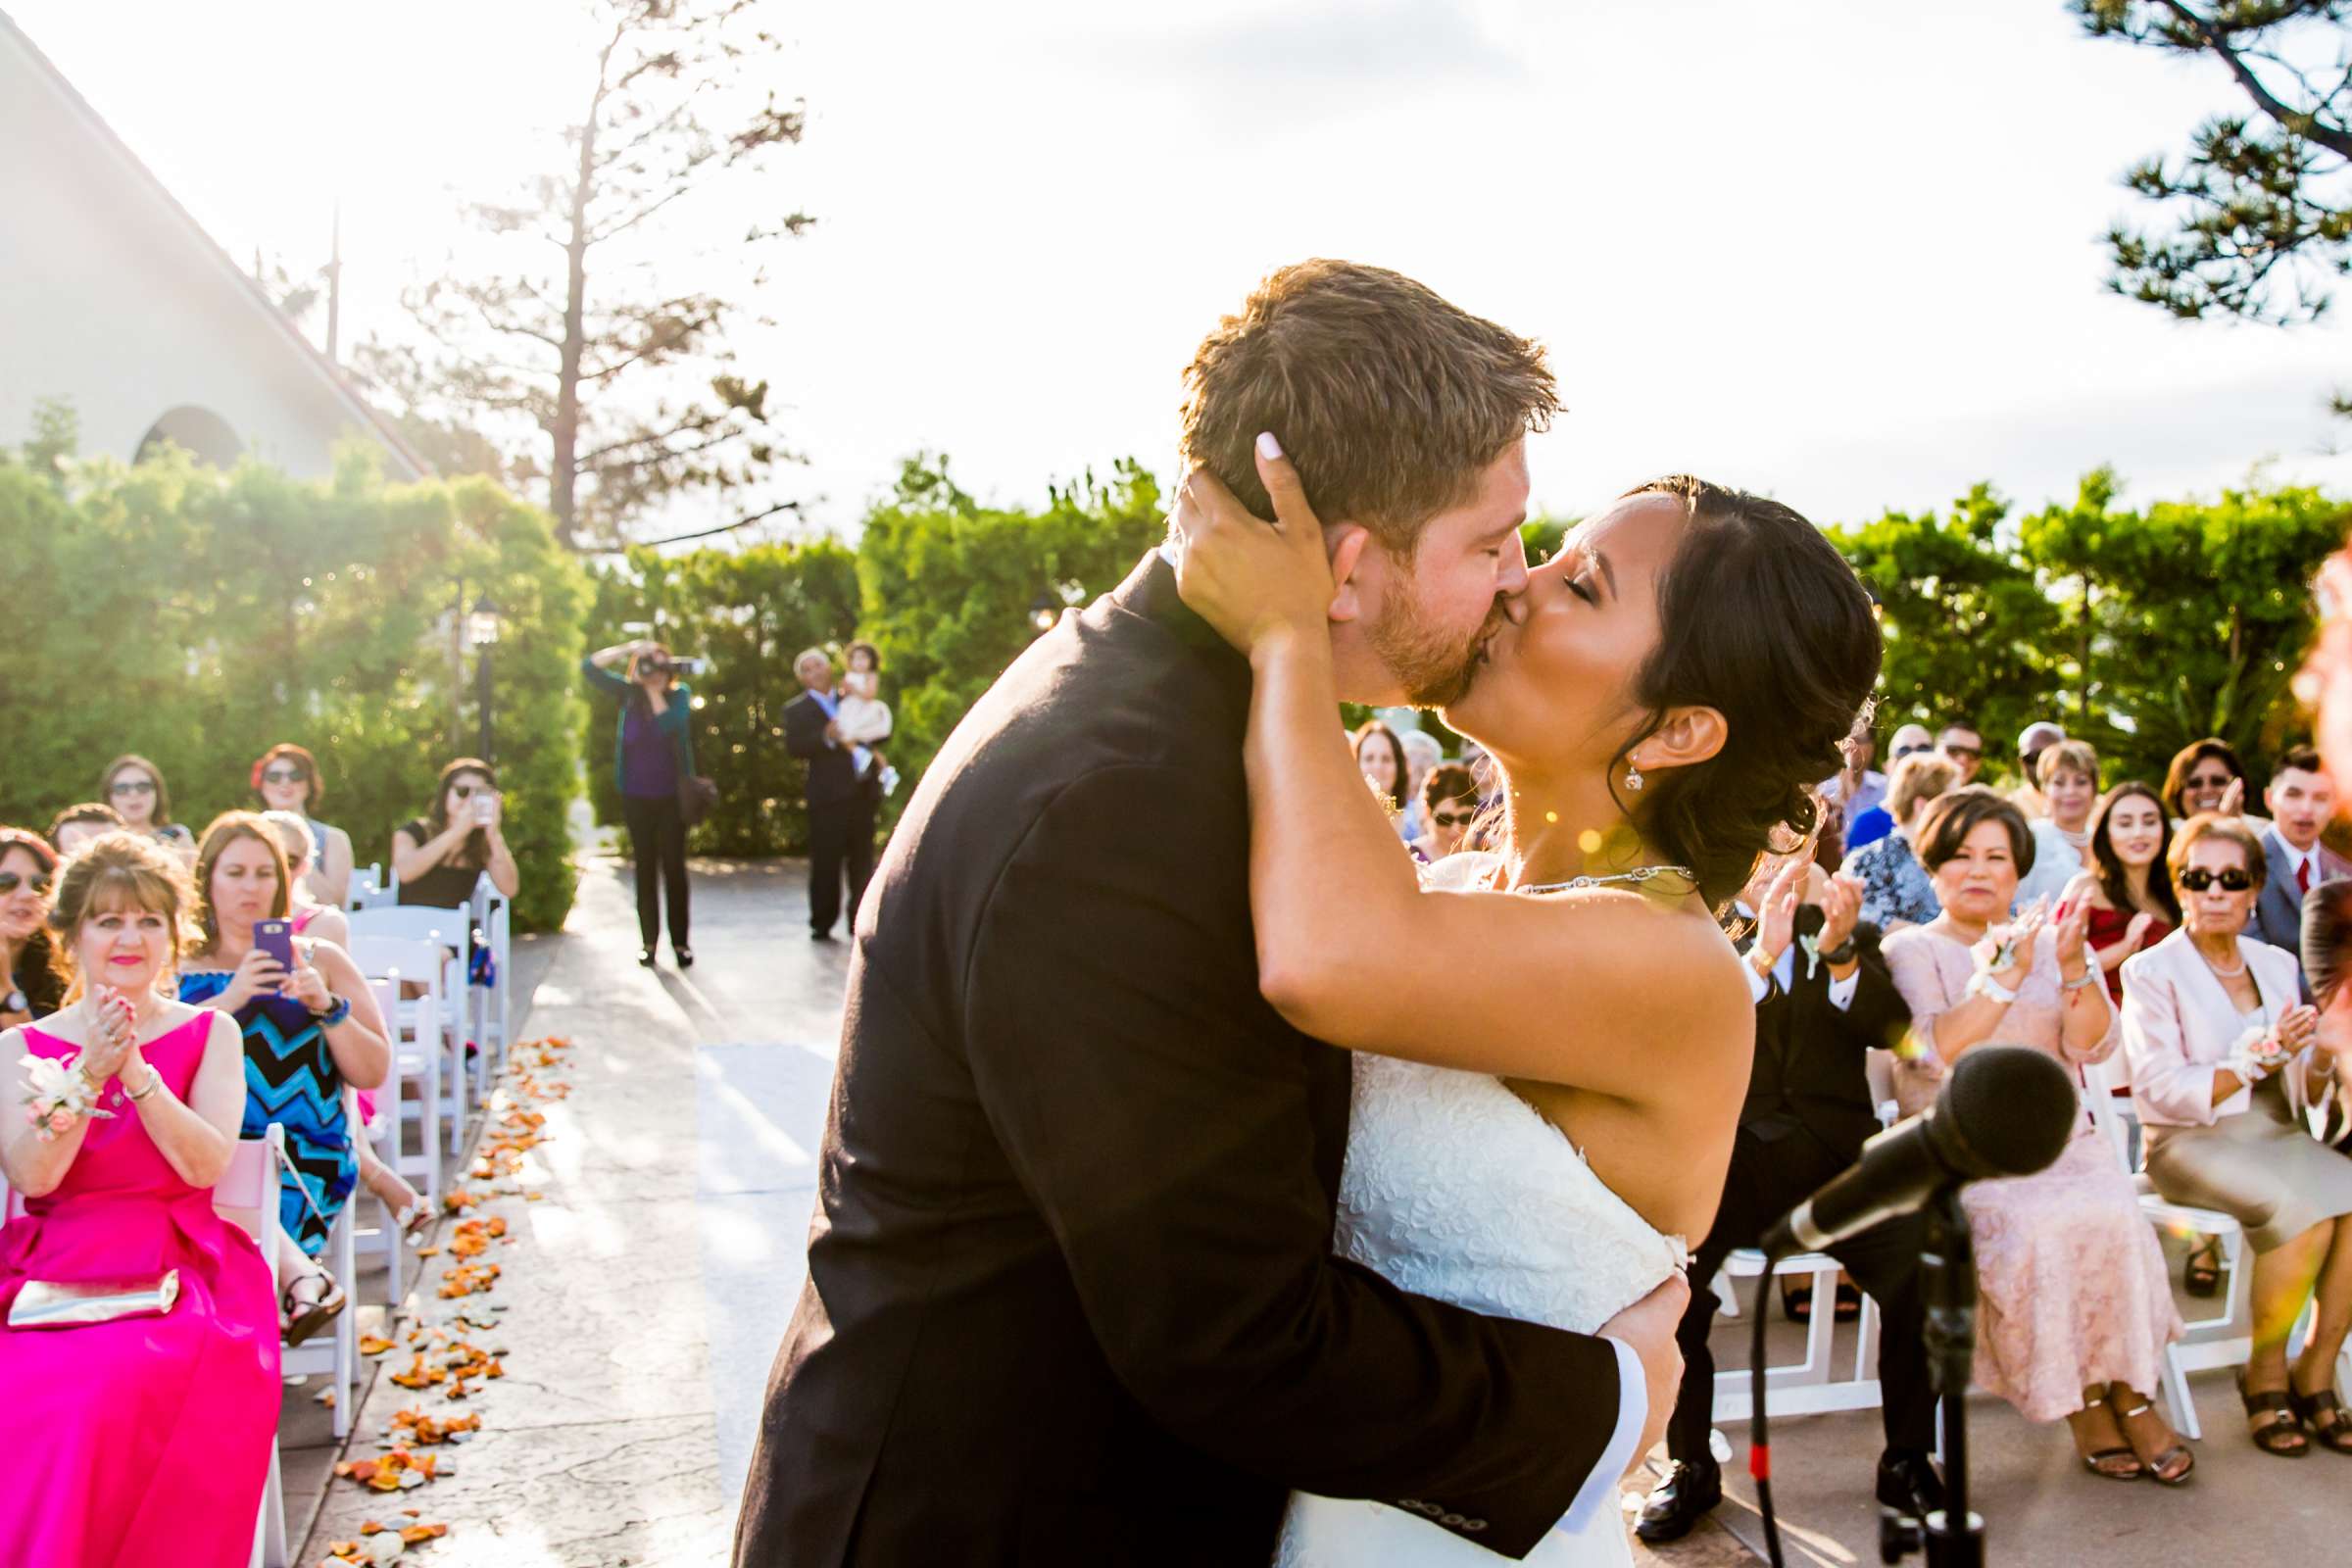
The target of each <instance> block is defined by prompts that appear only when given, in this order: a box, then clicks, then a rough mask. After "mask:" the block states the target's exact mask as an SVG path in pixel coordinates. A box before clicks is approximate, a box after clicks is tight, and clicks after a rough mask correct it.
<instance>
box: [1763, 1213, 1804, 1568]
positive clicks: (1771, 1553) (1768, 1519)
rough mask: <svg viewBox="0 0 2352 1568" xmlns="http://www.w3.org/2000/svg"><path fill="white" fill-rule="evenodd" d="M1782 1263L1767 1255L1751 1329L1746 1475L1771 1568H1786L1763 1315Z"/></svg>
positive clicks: (1770, 1300) (1769, 1253) (1775, 1256)
mask: <svg viewBox="0 0 2352 1568" xmlns="http://www.w3.org/2000/svg"><path fill="white" fill-rule="evenodd" d="M1779 1262H1780V1257H1779V1256H1778V1254H1776V1253H1771V1252H1767V1253H1765V1254H1764V1273H1763V1275H1762V1277H1761V1283H1759V1284H1758V1285H1757V1286H1756V1310H1755V1322H1754V1323H1753V1324H1751V1325H1750V1326H1749V1329H1748V1335H1749V1339H1748V1361H1747V1384H1748V1399H1747V1473H1748V1475H1749V1476H1750V1477H1752V1478H1753V1479H1754V1481H1755V1483H1756V1508H1757V1511H1758V1512H1760V1513H1761V1514H1763V1516H1764V1551H1765V1554H1766V1556H1767V1557H1768V1558H1769V1559H1770V1560H1771V1563H1772V1568H1784V1564H1783V1563H1782V1561H1781V1526H1780V1521H1779V1520H1777V1519H1775V1518H1774V1517H1773V1512H1772V1440H1771V1435H1770V1429H1769V1425H1768V1422H1767V1419H1766V1416H1765V1413H1764V1384H1765V1377H1764V1312H1765V1308H1766V1307H1767V1306H1769V1305H1770V1304H1771V1302H1772V1281H1773V1273H1772V1271H1773V1267H1774V1265H1775V1264H1777V1263H1779ZM1813 1309H1814V1310H1815V1311H1817V1312H1818V1311H1820V1310H1821V1303H1820V1302H1818V1301H1816V1302H1815V1303H1814V1304H1813Z"/></svg>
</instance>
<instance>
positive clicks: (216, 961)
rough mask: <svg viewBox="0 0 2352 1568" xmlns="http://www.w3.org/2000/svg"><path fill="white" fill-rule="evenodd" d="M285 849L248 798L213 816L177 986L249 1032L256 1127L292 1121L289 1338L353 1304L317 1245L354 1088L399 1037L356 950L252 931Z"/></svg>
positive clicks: (342, 1157) (349, 1158)
mask: <svg viewBox="0 0 2352 1568" xmlns="http://www.w3.org/2000/svg"><path fill="white" fill-rule="evenodd" d="M288 887H289V878H288V873H287V869H286V861H285V855H284V852H283V850H282V849H280V847H279V845H278V841H277V838H276V835H274V834H273V833H271V832H270V826H269V824H268V823H267V822H265V821H263V820H262V818H261V817H260V816H258V815H256V814H255V813H253V812H251V811H228V812H224V813H223V814H221V816H219V817H217V818H215V819H214V821H213V825H212V826H211V827H209V828H206V829H205V832H204V841H203V843H202V844H201V845H200V846H199V847H198V850H197V853H196V921H197V925H198V927H199V928H200V940H199V942H198V944H197V946H195V947H194V948H193V949H192V950H191V951H190V952H189V954H188V955H187V957H186V961H185V965H184V967H183V968H182V970H181V973H180V976H179V999H180V1001H182V1002H185V1003H189V1004H192V1005H197V1006H206V1007H217V1008H219V1009H220V1010H221V1011H223V1012H226V1013H228V1014H230V1015H231V1016H233V1017H234V1018H235V1019H236V1020H237V1027H238V1029H239V1031H240V1032H241V1033H242V1034H243V1035H244V1037H245V1120H244V1126H243V1128H242V1129H241V1132H240V1136H242V1137H246V1138H259V1137H261V1136H262V1135H263V1134H264V1133H265V1132H266V1131H268V1129H269V1127H270V1123H271V1122H275V1123H277V1124H278V1125H279V1126H280V1127H282V1128H283V1129H284V1130H285V1140H286V1156H287V1158H288V1159H289V1160H290V1161H291V1163H292V1165H293V1167H294V1176H295V1178H296V1179H295V1180H294V1181H291V1182H288V1183H286V1184H285V1186H284V1188H283V1191H282V1193H281V1195H280V1199H279V1208H278V1228H279V1229H280V1231H282V1232H283V1234H284V1245H283V1246H281V1247H280V1248H279V1249H278V1273H279V1278H280V1279H281V1280H282V1281H283V1282H284V1283H283V1295H282V1297H281V1299H280V1301H279V1305H280V1307H281V1308H282V1309H283V1311H284V1314H285V1332H286V1342H287V1343H288V1344H290V1345H299V1344H301V1343H302V1342H303V1341H304V1340H305V1339H308V1338H309V1337H310V1336H311V1335H312V1334H314V1333H316V1332H317V1331H318V1330H319V1328H320V1327H322V1326H323V1325H324V1324H325V1323H327V1322H328V1321H329V1320H330V1319H332V1318H333V1317H334V1316H335V1314H337V1313H338V1312H340V1311H342V1310H343V1307H344V1302H345V1297H344V1293H343V1288H342V1286H341V1285H340V1284H339V1283H337V1281H336V1280H335V1279H334V1277H333V1276H332V1275H330V1274H329V1273H327V1271H326V1270H325V1269H324V1268H322V1267H320V1266H319V1263H318V1262H317V1260H316V1259H317V1256H318V1253H319V1250H320V1249H321V1248H323V1247H324V1246H325V1245H326V1239H327V1235H328V1233H329V1232H330V1231H332V1230H333V1228H334V1223H335V1216H336V1215H338V1214H340V1213H341V1212H342V1210H343V1205H344V1203H345V1202H347V1201H349V1200H350V1198H351V1192H352V1188H353V1186H354V1185H355V1184H356V1183H357V1180H358V1175H359V1160H358V1157H357V1155H356V1153H355V1152H354V1151H353V1148H352V1129H351V1124H350V1121H349V1119H348V1117H346V1115H345V1114H344V1109H343V1106H344V1099H343V1090H344V1087H345V1086H346V1085H349V1086H350V1087H352V1088H355V1089H373V1088H375V1087H377V1086H378V1085H380V1084H381V1083H382V1082H383V1081H384V1078H385V1075H386V1074H387V1072H388V1071H389V1070H390V1067H391V1063H392V1050H391V1046H390V1045H389V1043H388V1034H387V1031H386V1029H385V1026H384V1020H383V1014H382V1012H381V1010H380V1009H379V1008H378V1007H377V1006H376V1005H375V998H374V995H373V994H372V993H371V992H370V991H369V990H368V984H367V982H366V981H365V980H364V979H363V978H362V977H361V975H360V972H359V968H358V966H357V965H355V964H354V963H353V962H352V961H351V957H350V956H349V955H348V954H346V953H344V951H343V950H342V949H341V948H338V947H336V946H335V945H334V944H333V943H331V942H313V941H308V940H304V939H300V938H297V939H295V942H294V955H295V965H294V968H293V970H292V971H291V972H289V971H287V970H286V969H285V968H283V967H282V966H281V965H280V964H279V963H278V961H277V959H276V958H275V957H273V956H270V954H268V953H266V952H264V951H262V950H261V949H260V948H258V947H256V946H255V945H254V934H253V928H254V924H255V922H256V921H260V920H269V919H281V920H282V919H284V918H286V910H287V906H288V903H289V898H288Z"/></svg>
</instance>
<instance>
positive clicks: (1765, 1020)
mask: <svg viewBox="0 0 2352 1568" xmlns="http://www.w3.org/2000/svg"><path fill="white" fill-rule="evenodd" d="M1911 761H1918V762H1928V763H1929V764H1930V765H1932V766H1934V767H1936V768H1938V769H1941V770H1942V771H1944V772H1945V773H1948V772H1949V771H1950V764H1948V763H1945V762H1943V761H1941V760H1936V759H1930V758H1917V759H1911ZM1901 766H1902V764H1897V772H1898V775H1899V773H1900V770H1901ZM1767 878H1769V881H1767V882H1766V883H1765V886H1764V887H1762V888H1761V889H1759V888H1758V886H1757V882H1754V881H1751V882H1750V883H1749V884H1748V893H1747V894H1746V895H1745V897H1746V899H1747V901H1748V903H1749V904H1750V905H1751V906H1752V907H1753V908H1754V911H1755V916H1756V926H1755V938H1754V940H1753V941H1752V942H1751V943H1750V944H1749V946H1748V950H1747V976H1748V991H1749V993H1750V995H1751V996H1753V997H1754V999H1755V1004H1756V1054H1755V1065H1754V1070H1753V1073H1752V1074H1751V1076H1750V1077H1749V1079H1748V1086H1747V1103H1746V1104H1745V1105H1744V1106H1743V1107H1742V1108H1741V1110H1740V1131H1739V1134H1738V1136H1737V1138H1736V1139H1735V1141H1734V1143H1733V1145H1732V1164H1731V1170H1730V1172H1729V1175H1728V1176H1727V1178H1726V1180H1725V1182H1724V1190H1723V1205H1722V1206H1721V1207H1720V1208H1718V1209H1716V1211H1715V1225H1714V1228H1713V1229H1712V1230H1710V1231H1709V1232H1708V1233H1707V1237H1706V1240H1705V1241H1703V1242H1701V1243H1700V1244H1699V1247H1698V1250H1697V1253H1696V1255H1695V1257H1694V1259H1693V1261H1692V1263H1691V1302H1690V1305H1689V1307H1688V1308H1686V1310H1685V1311H1684V1313H1683V1321H1682V1324H1681V1326H1680V1327H1679V1328H1678V1329H1677V1331H1676V1339H1677V1340H1678V1341H1679V1342H1680V1344H1681V1346H1682V1350H1683V1383H1682V1390H1681V1393H1680V1395H1679V1396H1678V1397H1677V1398H1676V1400H1675V1407H1674V1421H1673V1424H1672V1425H1671V1426H1669V1427H1668V1428H1667V1429H1666V1451H1667V1453H1668V1454H1669V1455H1670V1456H1671V1457H1672V1459H1673V1461H1674V1462H1673V1464H1672V1466H1671V1467H1670V1468H1669V1469H1668V1471H1667V1473H1666V1477H1665V1479H1664V1480H1663V1481H1662V1482H1660V1483H1659V1484H1658V1486H1657V1487H1656V1488H1655V1489H1654V1490H1653V1491H1652V1492H1651V1493H1650V1495H1649V1500H1648V1501H1647V1502H1646V1503H1645V1504H1644V1505H1643V1507H1642V1520H1641V1523H1640V1524H1638V1525H1637V1526H1635V1534H1636V1535H1638V1536H1640V1537H1641V1538H1642V1540H1643V1541H1649V1542H1663V1541H1673V1540H1676V1539H1678V1538H1680V1537H1682V1536H1685V1535H1688V1534H1689V1533H1690V1531H1691V1527H1692V1526H1693V1525H1695V1524H1696V1523H1697V1522H1698V1520H1699V1518H1700V1516H1701V1515H1703V1514H1705V1513H1706V1512H1707V1511H1708V1510H1709V1509H1710V1508H1712V1507H1714V1505H1715V1504H1716V1503H1717V1502H1718V1501H1719V1500H1721V1498H1722V1496H1723V1486H1722V1478H1721V1475H1720V1474H1719V1472H1718V1468H1717V1465H1716V1462H1715V1457H1714V1453H1713V1451H1712V1450H1711V1449H1710V1447H1709V1446H1708V1439H1709V1431H1710V1427H1711V1424H1712V1417H1713V1411H1714V1403H1715V1361H1714V1356H1713V1354H1712V1353H1711V1352H1710V1350H1709V1348H1708V1344H1707V1333H1708V1330H1709V1328H1710V1327H1711V1326H1712V1325H1713V1323H1714V1320H1715V1293H1714V1292H1712V1291H1711V1290H1709V1289H1708V1288H1707V1282H1708V1281H1710V1280H1712V1279H1713V1278H1714V1277H1715V1273H1716V1270H1718V1269H1720V1268H1721V1267H1722V1266H1723V1260H1724V1259H1725V1257H1727V1256H1728V1255H1730V1253H1731V1251H1732V1250H1733V1249H1735V1248H1740V1247H1753V1246H1755V1245H1756V1243H1757V1240H1758V1239H1759V1238H1760V1237H1761V1236H1762V1235H1763V1234H1764V1232H1765V1231H1766V1230H1767V1229H1768V1228H1770V1226H1771V1225H1772V1223H1773V1221H1774V1220H1776V1219H1778V1218H1779V1217H1780V1216H1781V1215H1782V1214H1783V1213H1785V1212H1786V1211H1787V1210H1789V1208H1791V1207H1793V1206H1794V1205H1795V1204H1797V1203H1799V1202H1802V1201H1804V1199H1805V1198H1806V1196H1807V1195H1809V1194H1810V1193H1811V1192H1812V1191H1813V1190H1814V1189H1815V1188H1817V1187H1819V1186H1820V1185H1821V1184H1822V1183H1824V1182H1826V1181H1828V1180H1829V1179H1830V1178H1831V1177H1833V1176H1835V1175H1837V1174H1838V1172H1839V1171H1841V1170H1843V1169H1845V1167H1846V1166H1848V1165H1850V1164H1852V1163H1853V1162H1854V1161H1855V1159H1857V1158H1858V1157H1860V1155H1861V1152H1862V1144H1863V1141H1864V1140H1865V1139H1867V1138H1869V1137H1871V1136H1872V1135H1873V1134H1875V1133H1877V1132H1878V1130H1879V1117H1878V1111H1877V1109H1876V1107H1875V1105H1874V1104H1873V1103H1872V1097H1871V1092H1870V1081H1869V1078H1868V1076H1867V1075H1866V1073H1865V1072H1864V1061H1865V1058H1866V1056H1867V1054H1868V1053H1869V1052H1870V1051H1872V1050H1873V1049H1884V1048H1886V1047H1888V1046H1891V1045H1892V1044H1894V1042H1895V1041H1896V1040H1897V1039H1899V1038H1900V1037H1901V1035H1902V1032H1903V1026H1904V1025H1905V1024H1906V1023H1908V1022H1909V1021H1910V1015H1909V1013H1907V1012H1906V1011H1905V1010H1904V1008H1903V999H1902V997H1901V996H1900V995H1899V994H1898V993H1897V992H1896V991H1895V989H1894V982H1893V980H1892V978H1891V977H1890V976H1889V975H1888V973H1887V960H1886V959H1885V958H1884V957H1882V956H1880V954H1879V934H1878V931H1877V930H1876V929H1875V928H1874V927H1872V926H1871V925H1870V924H1868V923H1867V922H1865V921H1863V920H1862V919H1861V911H1862V889H1861V885H1860V884H1859V883H1857V882H1855V881H1854V880H1853V879H1852V878H1850V877H1842V876H1840V877H1836V878H1831V877H1828V876H1825V875H1823V874H1822V872H1821V871H1820V870H1819V869H1818V868H1817V867H1815V866H1812V865H1811V864H1809V863H1808V862H1807V861H1804V860H1772V859H1768V860H1767V861H1766V862H1765V865H1764V869H1763V870H1762V871H1761V872H1760V873H1759V877H1758V880H1759V881H1763V880H1764V879H1767ZM1800 903H1801V904H1804V905H1810V906H1812V907H1814V908H1816V909H1817V910H1819V911H1820V916H1821V920H1820V926H1819V929H1818V931H1817V932H1816V934H1815V937H1814V941H1813V951H1811V952H1806V951H1804V950H1803V944H1802V943H1800V942H1799V941H1798V939H1797V936H1796V925H1797V918H1796V917H1797V909H1798V907H1799V905H1800ZM1920 1245H1921V1232H1920V1224H1919V1221H1918V1219H1917V1218H1916V1217H1915V1216H1909V1215H1906V1216H1904V1217H1902V1218H1899V1219H1893V1220H1888V1221H1887V1222H1886V1223H1885V1224H1882V1225H1877V1226H1874V1227H1872V1228H1871V1229H1870V1230H1867V1231H1865V1232H1863V1233H1862V1234H1861V1235H1859V1236H1856V1237H1853V1238H1851V1239H1850V1240H1847V1241H1844V1242H1841V1243H1839V1244H1838V1245H1837V1246H1836V1247H1833V1248H1831V1249H1830V1255H1831V1256H1833V1257H1835V1258H1837V1259H1838V1261H1839V1262H1840V1263H1843V1264H1844V1265H1845V1267H1846V1269H1847V1271H1848V1272H1849V1273H1851V1274H1852V1275H1853V1277H1854V1279H1855V1280H1856V1281H1857V1282H1858V1283H1859V1284H1860V1285H1861V1286H1862V1288H1863V1289H1864V1290H1866V1291H1868V1292H1869V1293H1870V1294H1871V1295H1872V1296H1873V1297H1875V1298H1876V1299H1878V1302H1879V1309H1880V1311H1881V1313H1882V1314H1883V1317H1884V1325H1883V1327H1882V1329H1881V1332H1880V1336H1879V1383H1880V1388H1881V1392H1882V1395H1883V1402H1882V1405H1881V1408H1880V1419H1881V1421H1882V1423H1883V1425H1884V1427H1885V1430H1886V1437H1887V1446H1886V1449H1885V1451H1884V1452H1883V1453H1882V1454H1881V1455H1880V1458H1879V1470H1878V1482H1877V1486H1878V1499H1879V1501H1880V1503H1881V1504H1882V1505H1884V1506H1886V1507H1888V1508H1892V1509H1894V1510H1896V1511H1897V1512H1900V1513H1905V1514H1909V1515H1912V1516H1913V1517H1915V1518H1925V1517H1926V1516H1927V1514H1928V1513H1929V1512H1930V1511H1931V1510H1932V1509H1935V1508H1939V1507H1941V1506H1942V1505H1943V1487H1942V1483H1941V1482H1940V1481H1939V1480H1938V1479H1937V1477H1936V1470H1935V1467H1934V1466H1933V1465H1932V1464H1930V1463H1929V1461H1928V1450H1929V1449H1930V1448H1932V1447H1933V1446H1935V1443H1936V1396H1935V1393H1934V1391H1933V1390H1932V1389H1931V1387H1930V1385H1929V1381H1928V1357H1927V1350H1926V1348H1925V1346H1924V1344H1923V1342H1922V1340H1921V1337H1920V1335H1921V1315H1920V1313H1921V1309H1920V1295H1919V1252H1920ZM1762 1309H1763V1303H1762V1302H1761V1301H1760V1300H1759V1301H1758V1303H1757V1310H1759V1311H1761V1310H1762Z"/></svg>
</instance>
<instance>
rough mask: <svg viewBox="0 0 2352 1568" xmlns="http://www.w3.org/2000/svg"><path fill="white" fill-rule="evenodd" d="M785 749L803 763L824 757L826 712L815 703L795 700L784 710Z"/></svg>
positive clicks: (825, 749)
mask: <svg viewBox="0 0 2352 1568" xmlns="http://www.w3.org/2000/svg"><path fill="white" fill-rule="evenodd" d="M784 749H785V750H786V751H788V752H790V753H791V754H792V755H793V756H795V757H797V758H799V759H800V760H802V761H804V762H806V761H811V760H815V759H816V758H819V757H822V756H824V754H825V753H826V751H827V750H829V749H830V748H828V747H827V745H826V744H825V711H824V710H823V709H821V708H819V707H817V706H816V704H814V703H813V702H804V701H802V700H801V699H800V698H797V697H796V698H794V699H793V701H792V703H791V704H790V705H789V706H788V707H786V708H785V710H784Z"/></svg>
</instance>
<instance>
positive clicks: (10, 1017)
mask: <svg viewBox="0 0 2352 1568" xmlns="http://www.w3.org/2000/svg"><path fill="white" fill-rule="evenodd" d="M56 878H57V852H56V851H54V850H52V849H50V848H49V846H48V845H47V844H46V843H44V842H43V841H42V839H41V837H40V835H38V834H37V833H27V832H25V830H24V829H23V828H17V827H0V1029H14V1028H16V1027H17V1026H18V1025H20V1024H27V1023H30V1022H32V1020H33V1019H35V1018H46V1017H48V1016H49V1014H51V1013H53V1012H55V1011H56V1010H57V1009H58V1007H59V1005H61V1004H62V1002H63V1001H64V997H65V990H66V985H65V981H64V980H62V979H60V978H59V977H58V974H57V971H56V968H55V967H54V965H53V964H52V962H51V957H50V955H51V949H50V946H49V931H48V919H49V906H50V900H51V889H52V888H53V887H54V886H55V885H56Z"/></svg>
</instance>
